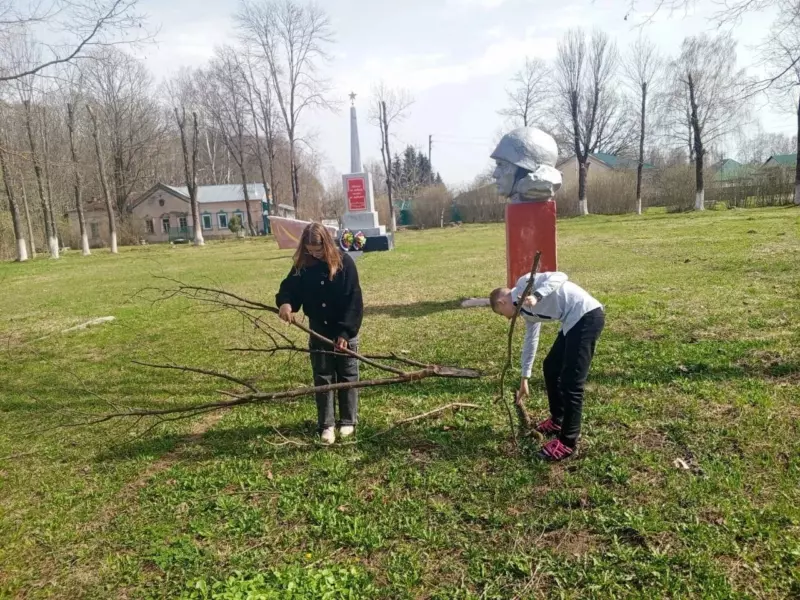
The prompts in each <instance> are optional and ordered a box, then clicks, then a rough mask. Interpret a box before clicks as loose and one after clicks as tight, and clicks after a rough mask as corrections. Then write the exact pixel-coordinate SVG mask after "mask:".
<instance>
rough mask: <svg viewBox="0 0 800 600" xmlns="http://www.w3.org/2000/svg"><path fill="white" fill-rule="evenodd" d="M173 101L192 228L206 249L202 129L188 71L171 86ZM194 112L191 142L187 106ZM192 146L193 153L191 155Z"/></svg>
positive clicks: (196, 242) (197, 239)
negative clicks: (200, 197)
mask: <svg viewBox="0 0 800 600" xmlns="http://www.w3.org/2000/svg"><path fill="white" fill-rule="evenodd" d="M168 89H169V93H170V95H171V96H172V100H173V108H172V110H173V112H174V113H175V122H176V123H177V125H178V131H179V132H180V137H181V152H182V155H183V173H184V177H185V180H186V189H187V190H188V191H189V202H190V203H191V206H192V227H193V228H194V245H195V246H204V245H205V240H204V239H203V224H202V223H201V222H200V207H199V206H198V204H197V155H198V152H199V149H200V144H199V142H200V127H199V125H198V122H197V106H196V104H197V97H196V96H197V94H196V91H195V89H194V81H193V79H192V75H191V73H190V72H188V71H183V72H182V73H180V74H179V75H178V76H177V77H176V78H175V79H174V80H173V81H172V82H171V84H170V85H169V86H168ZM187 105H188V106H189V108H190V110H191V111H192V122H191V128H192V129H191V139H189V136H188V135H187V131H186V129H187V123H186V107H187ZM190 145H191V152H190Z"/></svg>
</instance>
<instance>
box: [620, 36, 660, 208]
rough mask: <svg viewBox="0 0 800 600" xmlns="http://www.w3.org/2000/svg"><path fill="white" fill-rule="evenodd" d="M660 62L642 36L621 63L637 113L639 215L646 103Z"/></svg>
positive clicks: (650, 100) (650, 95) (657, 73)
mask: <svg viewBox="0 0 800 600" xmlns="http://www.w3.org/2000/svg"><path fill="white" fill-rule="evenodd" d="M662 66H663V62H662V60H661V57H660V56H659V55H658V51H657V50H656V47H655V44H653V43H652V42H650V41H648V40H647V39H645V38H644V37H642V36H641V35H640V36H639V38H638V39H637V40H636V41H635V42H634V43H633V44H632V45H631V47H630V50H629V51H628V56H627V57H626V58H625V60H624V61H623V74H624V77H625V80H626V81H627V83H628V85H629V86H630V87H631V91H632V93H633V96H634V98H635V99H636V100H637V101H636V102H635V105H638V106H637V108H638V110H639V164H638V165H637V167H636V213H637V214H642V175H643V171H644V147H645V137H646V134H647V113H648V106H649V105H648V102H649V103H650V104H652V102H653V100H652V99H653V98H654V97H655V95H654V94H653V91H654V90H653V84H654V83H655V81H656V78H657V77H658V75H659V73H660V71H661V68H662Z"/></svg>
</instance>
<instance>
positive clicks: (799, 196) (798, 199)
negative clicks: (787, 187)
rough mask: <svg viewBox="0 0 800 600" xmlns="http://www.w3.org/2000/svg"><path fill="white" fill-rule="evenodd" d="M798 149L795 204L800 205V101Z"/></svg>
mask: <svg viewBox="0 0 800 600" xmlns="http://www.w3.org/2000/svg"><path fill="white" fill-rule="evenodd" d="M795 137H796V138H797V148H796V149H795V152H796V154H795V157H796V158H797V162H796V163H795V166H794V203H795V204H797V205H800V99H798V101H797V136H795Z"/></svg>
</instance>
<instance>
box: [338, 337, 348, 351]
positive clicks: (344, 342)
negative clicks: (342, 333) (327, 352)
mask: <svg viewBox="0 0 800 600" xmlns="http://www.w3.org/2000/svg"><path fill="white" fill-rule="evenodd" d="M346 348H347V340H346V339H344V338H343V337H338V338H337V339H336V349H337V350H345V349H346Z"/></svg>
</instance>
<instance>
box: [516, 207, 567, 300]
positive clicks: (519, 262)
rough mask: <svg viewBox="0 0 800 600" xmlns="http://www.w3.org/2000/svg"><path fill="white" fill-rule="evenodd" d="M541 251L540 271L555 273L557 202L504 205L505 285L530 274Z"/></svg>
mask: <svg viewBox="0 0 800 600" xmlns="http://www.w3.org/2000/svg"><path fill="white" fill-rule="evenodd" d="M539 250H541V252H542V258H541V262H540V263H539V272H540V273H542V272H545V271H555V270H557V261H556V203H555V201H553V200H547V201H544V202H520V203H518V204H507V205H506V285H508V287H513V286H514V285H515V284H516V283H517V280H518V279H519V278H520V277H522V276H523V275H524V274H525V273H528V272H530V270H531V265H533V257H534V255H535V254H536V252H537V251H539Z"/></svg>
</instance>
